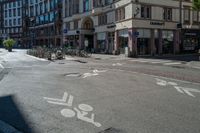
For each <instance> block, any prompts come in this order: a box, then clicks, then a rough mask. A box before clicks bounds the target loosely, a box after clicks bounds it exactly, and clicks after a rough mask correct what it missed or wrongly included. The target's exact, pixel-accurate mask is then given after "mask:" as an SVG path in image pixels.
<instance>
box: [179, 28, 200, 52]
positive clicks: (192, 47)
mask: <svg viewBox="0 0 200 133" xmlns="http://www.w3.org/2000/svg"><path fill="white" fill-rule="evenodd" d="M182 34H183V40H182V42H183V43H182V46H181V49H182V52H187V53H193V52H197V51H198V49H199V48H200V44H199V41H200V39H199V35H200V34H199V32H198V31H196V30H183V33H182Z"/></svg>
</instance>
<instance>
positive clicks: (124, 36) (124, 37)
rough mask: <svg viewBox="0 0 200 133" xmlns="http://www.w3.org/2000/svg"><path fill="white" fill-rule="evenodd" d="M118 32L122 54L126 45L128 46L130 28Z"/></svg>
mask: <svg viewBox="0 0 200 133" xmlns="http://www.w3.org/2000/svg"><path fill="white" fill-rule="evenodd" d="M118 34H119V49H120V54H124V53H125V47H128V29H124V30H120V31H119V32H118Z"/></svg>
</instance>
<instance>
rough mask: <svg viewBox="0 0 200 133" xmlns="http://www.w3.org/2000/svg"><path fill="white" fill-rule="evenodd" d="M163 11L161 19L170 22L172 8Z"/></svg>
mask: <svg viewBox="0 0 200 133" xmlns="http://www.w3.org/2000/svg"><path fill="white" fill-rule="evenodd" d="M163 10H164V11H163V19H164V20H166V21H172V8H164V9H163Z"/></svg>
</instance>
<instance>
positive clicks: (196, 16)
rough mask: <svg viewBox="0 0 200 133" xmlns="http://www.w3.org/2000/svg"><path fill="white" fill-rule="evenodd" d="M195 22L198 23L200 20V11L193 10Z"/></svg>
mask: <svg viewBox="0 0 200 133" xmlns="http://www.w3.org/2000/svg"><path fill="white" fill-rule="evenodd" d="M192 18H193V22H194V23H198V20H199V12H198V11H193V17H192Z"/></svg>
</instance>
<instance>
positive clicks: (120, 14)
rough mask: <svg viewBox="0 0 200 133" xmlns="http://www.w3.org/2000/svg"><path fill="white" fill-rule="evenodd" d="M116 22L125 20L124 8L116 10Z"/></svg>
mask: <svg viewBox="0 0 200 133" xmlns="http://www.w3.org/2000/svg"><path fill="white" fill-rule="evenodd" d="M115 13H116V21H119V20H123V19H125V7H122V8H120V9H117V10H116V12H115Z"/></svg>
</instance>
